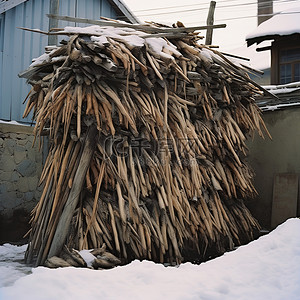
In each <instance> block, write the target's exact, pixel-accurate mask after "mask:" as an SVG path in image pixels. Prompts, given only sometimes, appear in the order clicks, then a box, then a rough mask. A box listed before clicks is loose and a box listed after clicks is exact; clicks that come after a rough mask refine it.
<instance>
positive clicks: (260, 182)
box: [248, 107, 300, 229]
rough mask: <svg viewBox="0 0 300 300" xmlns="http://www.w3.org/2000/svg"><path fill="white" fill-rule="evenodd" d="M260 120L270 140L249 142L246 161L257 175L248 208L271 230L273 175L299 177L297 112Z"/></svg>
mask: <svg viewBox="0 0 300 300" xmlns="http://www.w3.org/2000/svg"><path fill="white" fill-rule="evenodd" d="M263 119H264V121H265V123H266V126H267V128H268V129H269V131H270V133H271V135H272V140H270V139H269V138H268V137H266V138H265V139H262V138H260V137H259V136H258V135H256V136H255V138H254V140H253V141H249V142H248V148H249V151H250V152H249V154H250V155H249V158H248V160H249V163H250V165H251V166H252V168H253V169H254V171H255V173H256V176H255V181H254V186H255V188H256V190H257V192H258V194H259V195H258V197H257V198H256V199H254V200H253V201H250V202H249V203H248V206H249V208H250V210H251V212H252V213H253V215H254V216H255V217H256V218H257V219H258V221H259V222H260V224H261V225H262V226H264V227H266V228H268V229H270V228H271V213H272V199H273V180H274V175H275V174H276V173H290V174H300V130H299V124H300V108H295V107H293V108H288V109H284V110H275V111H269V112H264V114H263ZM298 215H299V199H298Z"/></svg>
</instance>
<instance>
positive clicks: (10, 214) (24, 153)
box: [0, 123, 43, 243]
mask: <svg viewBox="0 0 300 300" xmlns="http://www.w3.org/2000/svg"><path fill="white" fill-rule="evenodd" d="M32 132H33V128H32V127H30V126H22V125H13V124H10V123H0V243H1V242H2V243H3V242H14V241H17V240H19V239H21V238H22V236H23V235H24V233H25V232H26V231H27V230H28V220H29V218H30V212H31V210H32V209H33V207H34V206H35V204H36V203H37V201H38V199H39V197H40V195H41V187H39V186H38V182H39V177H40V174H41V171H42V161H43V156H42V151H39V150H38V143H35V145H34V147H33V146H32V144H33V138H34V137H33V133H32Z"/></svg>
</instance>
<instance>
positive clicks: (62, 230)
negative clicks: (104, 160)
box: [48, 126, 97, 258]
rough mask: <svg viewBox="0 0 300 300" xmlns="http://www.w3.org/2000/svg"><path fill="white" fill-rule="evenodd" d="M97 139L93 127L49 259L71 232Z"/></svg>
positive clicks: (58, 250)
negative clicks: (71, 224)
mask: <svg viewBox="0 0 300 300" xmlns="http://www.w3.org/2000/svg"><path fill="white" fill-rule="evenodd" d="M96 137H97V129H96V127H95V126H91V127H90V128H89V130H88V134H87V137H86V141H85V145H84V148H83V153H82V156H81V158H80V163H79V166H78V169H77V172H76V174H75V177H74V181H73V185H72V188H71V190H70V194H69V197H68V200H67V202H66V204H65V207H64V210H63V212H62V214H61V216H60V219H59V223H58V225H57V228H56V230H55V235H54V237H53V240H52V243H51V247H50V250H49V253H48V258H50V257H52V256H55V255H58V254H59V252H60V251H61V249H62V247H63V245H64V243H65V241H66V238H67V235H68V232H69V224H70V223H71V219H72V217H73V213H74V211H75V208H76V206H77V204H78V201H79V197H80V193H81V190H82V186H83V184H84V179H85V174H86V172H87V169H88V167H89V165H90V161H91V158H92V155H93V153H94V149H95V147H96V142H97V141H96Z"/></svg>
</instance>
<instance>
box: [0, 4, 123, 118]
mask: <svg viewBox="0 0 300 300" xmlns="http://www.w3.org/2000/svg"><path fill="white" fill-rule="evenodd" d="M59 4H60V7H59V14H60V15H63V16H72V17H74V16H75V17H82V18H89V19H99V18H100V16H105V17H109V18H115V17H116V15H117V14H116V12H115V11H114V9H113V8H112V6H111V5H110V4H109V2H108V1H107V0H86V1H84V0H64V1H59ZM49 8H50V0H28V1H26V2H24V3H22V4H19V5H18V6H16V7H14V8H12V9H10V10H8V11H6V12H5V13H3V14H1V15H0V22H1V20H2V22H1V25H0V119H4V120H16V121H20V122H31V116H29V117H27V118H26V119H23V118H22V115H23V111H24V108H25V105H24V104H22V103H23V101H24V99H25V97H26V95H27V94H28V92H29V90H30V87H29V85H27V84H26V80H25V79H20V78H19V77H18V73H19V72H21V71H23V70H25V69H27V68H28V66H29V65H30V64H31V61H32V59H33V58H36V57H38V56H40V55H41V54H42V53H43V52H44V51H45V50H44V49H45V46H46V45H47V44H48V37H47V36H46V35H42V34H38V33H32V32H28V31H23V30H20V29H17V28H16V27H26V28H38V29H41V30H43V31H48V27H49V19H48V18H47V16H46V14H48V13H49ZM76 25H77V26H79V25H81V24H76ZM65 26H75V23H72V22H65V21H59V27H65ZM82 26H88V24H82ZM1 31H2V33H1ZM63 38H66V37H63ZM2 39H3V41H4V42H3V44H2V46H3V49H1V40H2ZM1 50H3V51H1Z"/></svg>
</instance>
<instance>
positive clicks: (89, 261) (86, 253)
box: [78, 250, 96, 267]
mask: <svg viewBox="0 0 300 300" xmlns="http://www.w3.org/2000/svg"><path fill="white" fill-rule="evenodd" d="M90 251H91V250H81V251H79V252H78V253H79V254H80V256H81V257H82V258H83V259H84V261H85V262H86V264H87V266H88V267H91V266H92V263H93V261H94V260H95V259H96V256H94V255H93V254H92V253H91V252H90Z"/></svg>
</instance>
